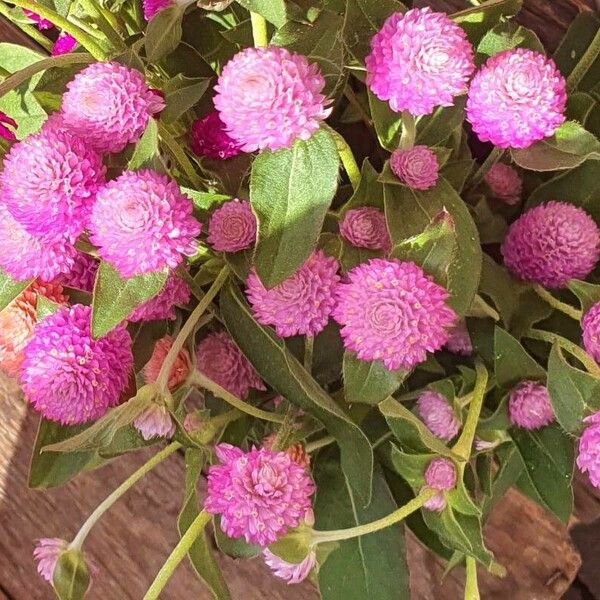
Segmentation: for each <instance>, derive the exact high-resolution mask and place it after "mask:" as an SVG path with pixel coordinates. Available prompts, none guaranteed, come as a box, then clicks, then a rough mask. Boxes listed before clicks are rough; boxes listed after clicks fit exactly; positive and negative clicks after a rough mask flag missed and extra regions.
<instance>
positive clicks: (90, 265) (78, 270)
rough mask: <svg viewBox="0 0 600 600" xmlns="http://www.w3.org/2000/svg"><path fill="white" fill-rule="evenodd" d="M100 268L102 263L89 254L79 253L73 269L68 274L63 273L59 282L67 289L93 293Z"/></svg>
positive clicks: (58, 279) (59, 277) (58, 278)
mask: <svg viewBox="0 0 600 600" xmlns="http://www.w3.org/2000/svg"><path fill="white" fill-rule="evenodd" d="M99 266H100V263H99V262H98V261H97V260H96V259H95V258H93V257H91V256H90V255H89V254H85V253H84V252H77V254H76V255H75V259H74V262H73V266H72V267H71V269H70V270H69V271H68V272H67V273H61V274H60V275H59V276H58V277H57V281H58V282H59V283H61V284H62V285H64V286H65V287H71V288H75V289H78V290H83V291H84V292H91V291H92V290H93V289H94V281H95V280H96V272H97V271H98V267H99Z"/></svg>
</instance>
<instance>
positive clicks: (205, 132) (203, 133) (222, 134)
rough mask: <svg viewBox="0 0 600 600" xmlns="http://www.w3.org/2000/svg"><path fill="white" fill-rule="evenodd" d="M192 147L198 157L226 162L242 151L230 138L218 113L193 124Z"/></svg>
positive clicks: (197, 120) (208, 115) (215, 112)
mask: <svg viewBox="0 0 600 600" xmlns="http://www.w3.org/2000/svg"><path fill="white" fill-rule="evenodd" d="M191 137H192V141H191V144H190V145H191V147H192V150H193V151H194V153H195V154H197V155H198V156H207V157H208V158H214V159H215V160H225V159H227V158H232V157H234V156H237V155H238V154H239V153H240V152H241V151H242V149H241V148H240V145H239V144H238V143H237V142H236V141H235V140H234V139H233V138H231V137H230V136H229V134H228V133H227V131H226V130H225V124H224V123H223V121H221V117H220V116H219V113H218V111H216V110H214V111H212V112H209V113H208V114H207V115H205V116H204V117H202V118H201V119H196V121H194V123H193V124H192V130H191Z"/></svg>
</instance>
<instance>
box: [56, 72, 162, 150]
mask: <svg viewBox="0 0 600 600" xmlns="http://www.w3.org/2000/svg"><path fill="white" fill-rule="evenodd" d="M163 108H164V101H163V99H162V97H161V96H160V95H158V94H157V93H156V92H155V91H153V90H151V89H150V88H149V87H148V86H147V85H146V82H145V81H144V76H143V75H142V74H141V73H140V72H139V71H136V70H135V69H131V68H129V67H126V66H125V65H121V64H119V63H116V62H97V63H93V64H91V65H90V66H89V67H86V68H85V69H83V70H82V71H80V72H79V73H77V75H75V77H74V78H73V80H72V81H70V82H69V83H68V84H67V91H66V92H65V93H64V95H63V98H62V105H61V113H62V117H63V120H64V124H65V127H66V128H67V129H69V131H72V132H73V133H74V134H75V135H78V136H80V137H81V138H83V139H85V141H86V142H87V143H88V144H89V145H91V146H92V147H94V148H95V149H96V150H98V151H100V152H120V151H121V150H123V148H125V146H126V145H127V144H130V143H132V142H137V141H138V140H139V139H140V138H141V137H142V134H143V133H144V130H145V129H146V125H147V124H148V120H149V119H150V117H151V116H152V115H154V114H156V113H158V112H160V111H161V110H162V109H163Z"/></svg>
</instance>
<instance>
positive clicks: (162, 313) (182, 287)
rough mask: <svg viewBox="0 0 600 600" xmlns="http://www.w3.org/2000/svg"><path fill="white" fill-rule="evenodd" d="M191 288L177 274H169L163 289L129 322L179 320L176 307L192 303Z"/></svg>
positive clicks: (136, 311)
mask: <svg viewBox="0 0 600 600" xmlns="http://www.w3.org/2000/svg"><path fill="white" fill-rule="evenodd" d="M191 295H192V291H191V290H190V286H189V285H188V284H187V282H185V281H184V280H183V279H181V277H179V276H178V275H175V273H169V277H168V278H167V282H166V283H165V285H164V287H163V289H162V290H161V291H160V292H158V294H157V295H156V296H154V298H150V300H148V301H147V302H144V304H140V306H138V307H137V308H136V309H135V310H134V311H133V312H132V313H131V314H130V315H129V317H128V318H127V320H128V321H131V322H132V323H135V322H137V321H161V320H163V319H166V320H169V321H173V320H175V319H176V318H177V313H176V312H175V307H176V306H184V305H186V304H187V303H188V302H189V301H190V296H191Z"/></svg>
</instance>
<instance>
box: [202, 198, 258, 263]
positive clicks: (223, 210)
mask: <svg viewBox="0 0 600 600" xmlns="http://www.w3.org/2000/svg"><path fill="white" fill-rule="evenodd" d="M206 241H207V242H208V243H209V244H210V245H211V246H212V247H213V249H214V250H217V252H239V251H240V250H246V249H247V248H250V247H251V246H253V245H254V242H255V241H256V217H255V216H254V213H253V212H252V208H251V207H250V202H245V201H240V200H237V199H236V200H232V201H231V202H225V204H222V205H221V206H219V208H217V209H216V210H215V212H213V214H212V215H211V217H210V222H209V224H208V238H207V239H206Z"/></svg>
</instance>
